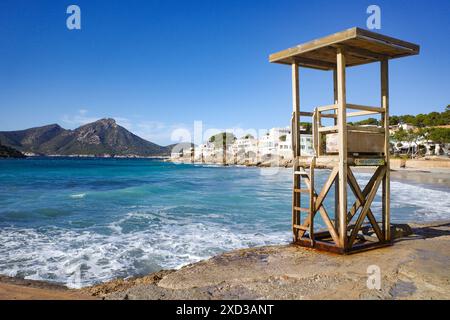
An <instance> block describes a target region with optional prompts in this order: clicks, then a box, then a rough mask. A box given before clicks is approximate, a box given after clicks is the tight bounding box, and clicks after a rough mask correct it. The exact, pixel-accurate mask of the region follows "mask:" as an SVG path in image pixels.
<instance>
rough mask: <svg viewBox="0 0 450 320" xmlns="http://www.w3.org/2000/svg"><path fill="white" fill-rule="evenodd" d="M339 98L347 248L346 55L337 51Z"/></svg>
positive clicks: (342, 223) (342, 236)
mask: <svg viewBox="0 0 450 320" xmlns="http://www.w3.org/2000/svg"><path fill="white" fill-rule="evenodd" d="M336 59H337V97H338V109H337V110H338V127H339V130H338V135H339V140H338V141H339V245H340V246H341V247H342V248H344V249H345V248H346V247H347V118H346V89H345V81H346V80H345V53H344V51H343V50H342V49H341V48H339V49H338V50H337V56H336Z"/></svg>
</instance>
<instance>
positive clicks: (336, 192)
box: [333, 69, 339, 230]
mask: <svg viewBox="0 0 450 320" xmlns="http://www.w3.org/2000/svg"><path fill="white" fill-rule="evenodd" d="M337 90H338V88H337V70H336V69H334V70H333V102H334V104H335V105H337V104H338V91H337ZM337 113H338V110H337V109H335V110H334V114H335V115H336V118H335V119H334V125H335V126H337V124H338V122H337ZM334 226H335V227H336V229H337V230H339V176H337V177H336V178H335V180H334Z"/></svg>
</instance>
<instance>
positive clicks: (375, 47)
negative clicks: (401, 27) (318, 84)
mask: <svg viewBox="0 0 450 320" xmlns="http://www.w3.org/2000/svg"><path fill="white" fill-rule="evenodd" d="M335 46H340V47H341V48H342V49H344V50H347V52H348V53H347V57H346V66H348V67H349V66H355V65H361V64H365V63H371V62H374V61H382V60H385V59H388V58H389V59H390V58H398V57H404V56H408V55H415V54H418V53H419V50H420V47H419V46H418V45H416V44H413V43H410V42H407V41H403V40H399V39H395V38H392V37H388V36H385V35H381V34H378V33H374V32H371V31H367V30H363V29H359V28H351V29H348V30H344V31H341V32H338V33H335V34H332V35H329V36H326V37H323V38H319V39H316V40H313V41H309V42H306V43H303V44H300V45H298V46H295V47H293V48H289V49H286V50H282V51H279V52H277V53H274V54H271V55H270V56H269V61H270V62H274V63H282V64H292V63H294V62H295V61H297V63H299V64H300V65H302V66H305V67H311V68H315V69H320V70H333V69H334V68H335V63H334V62H335V61H334V60H333V57H332V50H330V49H333V47H335ZM302 59H304V60H302Z"/></svg>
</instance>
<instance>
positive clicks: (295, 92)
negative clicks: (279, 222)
mask: <svg viewBox="0 0 450 320" xmlns="http://www.w3.org/2000/svg"><path fill="white" fill-rule="evenodd" d="M299 125H300V88H299V67H298V64H297V63H293V64H292V125H291V136H292V153H293V162H292V163H293V171H294V172H295V171H296V170H298V169H299V168H298V157H299V156H300V136H299V130H298V129H299ZM295 189H301V177H300V175H296V174H294V178H293V188H292V190H293V193H292V228H293V229H292V230H293V233H294V241H295V242H296V241H297V238H298V230H297V229H296V228H294V226H295V225H301V224H302V223H301V216H300V211H296V210H294V208H295V207H301V203H300V202H301V201H300V200H301V194H300V193H297V192H295Z"/></svg>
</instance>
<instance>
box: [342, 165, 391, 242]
mask: <svg viewBox="0 0 450 320" xmlns="http://www.w3.org/2000/svg"><path fill="white" fill-rule="evenodd" d="M347 173H348V181H349V184H350V188H351V189H352V190H353V193H354V194H355V196H356V198H357V199H358V200H359V201H360V203H361V204H363V205H364V203H365V201H366V198H365V196H364V195H363V194H362V191H361V188H360V187H359V185H358V181H357V180H356V178H355V176H354V175H353V172H352V170H351V169H350V168H348V172H347ZM367 217H368V219H369V221H370V224H371V225H372V227H373V230H374V231H375V234H376V235H377V237H378V240H379V241H384V235H383V233H382V232H381V230H380V227H379V226H378V223H377V221H376V219H375V217H374V216H373V213H372V210H371V209H370V208H369V209H368V211H367Z"/></svg>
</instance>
